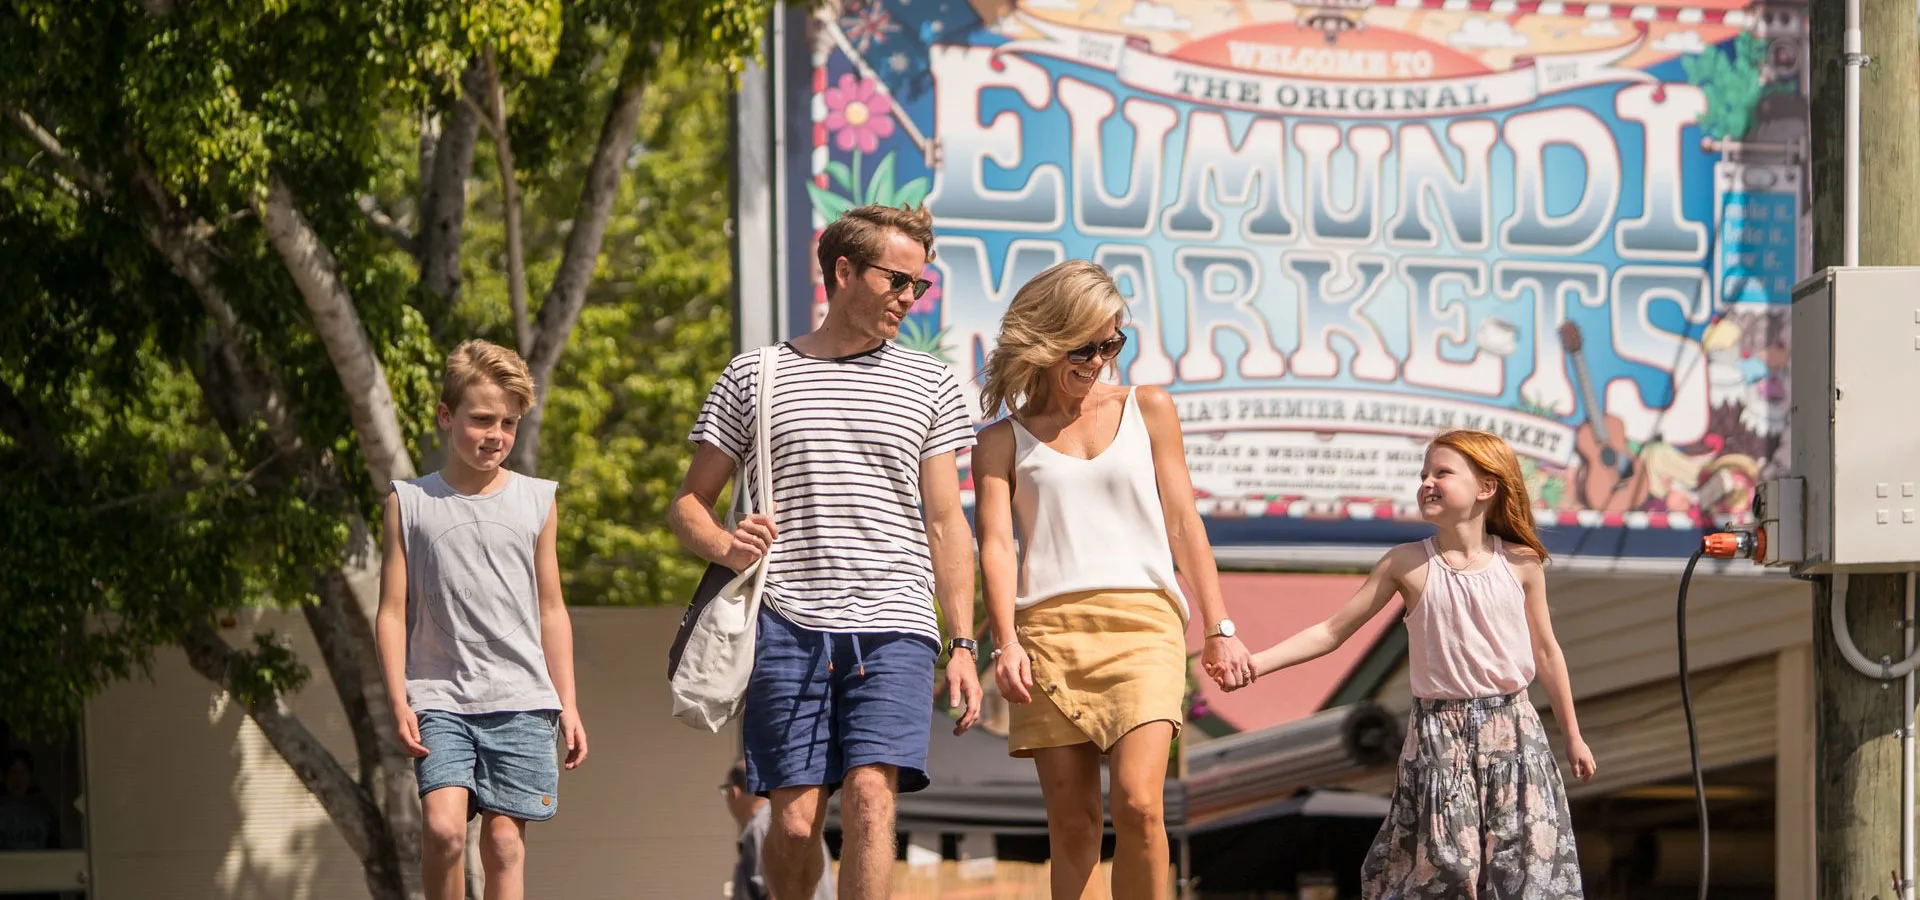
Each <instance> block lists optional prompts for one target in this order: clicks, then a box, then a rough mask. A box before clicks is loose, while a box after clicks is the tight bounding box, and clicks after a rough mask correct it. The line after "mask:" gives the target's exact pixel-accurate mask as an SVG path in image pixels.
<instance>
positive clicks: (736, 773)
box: [727, 760, 747, 794]
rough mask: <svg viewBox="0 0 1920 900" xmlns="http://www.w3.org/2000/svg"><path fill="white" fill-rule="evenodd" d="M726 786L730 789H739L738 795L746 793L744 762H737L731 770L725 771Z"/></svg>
mask: <svg viewBox="0 0 1920 900" xmlns="http://www.w3.org/2000/svg"><path fill="white" fill-rule="evenodd" d="M727 784H728V786H730V787H736V788H739V789H740V793H743V794H744V793H746V792H747V762H746V760H739V761H737V762H735V763H734V764H733V768H731V769H728V770H727Z"/></svg>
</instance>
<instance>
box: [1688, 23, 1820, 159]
mask: <svg viewBox="0 0 1920 900" xmlns="http://www.w3.org/2000/svg"><path fill="white" fill-rule="evenodd" d="M1766 54H1767V44H1766V41H1763V40H1761V39H1760V38H1758V37H1756V36H1754V35H1753V34H1752V33H1750V32H1744V31H1743V32H1741V33H1740V36H1739V37H1738V38H1735V39H1734V41H1733V46H1732V47H1731V48H1729V50H1728V51H1727V52H1722V51H1721V49H1720V48H1718V47H1714V48H1711V49H1709V50H1707V51H1706V52H1704V53H1697V54H1694V55H1692V56H1688V57H1685V58H1683V59H1681V60H1680V67H1681V68H1682V69H1683V70H1685V71H1686V73H1687V82H1688V83H1689V84H1692V85H1693V86H1695V87H1698V88H1700V89H1701V90H1702V91H1704V92H1706V95H1707V112H1706V114H1705V115H1703V116H1701V117H1700V132H1701V133H1702V134H1705V135H1707V136H1709V137H1712V138H1715V139H1718V140H1738V139H1739V138H1742V137H1745V136H1746V133H1747V130H1748V129H1749V128H1751V127H1753V115H1754V107H1755V106H1757V105H1758V104H1759V103H1760V98H1762V97H1764V96H1766V95H1767V94H1768V93H1773V92H1778V91H1781V90H1792V86H1791V85H1786V84H1772V85H1763V84H1761V82H1760V65H1761V63H1762V62H1764V61H1765V59H1766Z"/></svg>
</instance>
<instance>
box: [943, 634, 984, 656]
mask: <svg viewBox="0 0 1920 900" xmlns="http://www.w3.org/2000/svg"><path fill="white" fill-rule="evenodd" d="M955 650H965V651H967V652H968V653H971V654H973V658H974V659H979V658H980V642H979V641H976V640H974V639H973V638H963V637H957V638H954V639H953V640H950V641H948V642H947V655H948V656H952V655H953V651H955Z"/></svg>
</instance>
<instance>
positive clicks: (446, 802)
mask: <svg viewBox="0 0 1920 900" xmlns="http://www.w3.org/2000/svg"><path fill="white" fill-rule="evenodd" d="M469 796H470V795H469V793H468V792H467V789H466V788H463V787H443V788H439V789H436V790H433V791H430V792H428V793H427V794H426V796H423V797H421V798H420V813H421V815H420V818H421V820H422V821H421V823H420V830H421V833H420V880H421V882H422V883H423V884H424V885H425V887H426V891H427V900H464V898H465V897H466V895H467V870H466V866H465V865H463V863H465V861H466V854H467V803H468V802H469V800H468V798H469Z"/></svg>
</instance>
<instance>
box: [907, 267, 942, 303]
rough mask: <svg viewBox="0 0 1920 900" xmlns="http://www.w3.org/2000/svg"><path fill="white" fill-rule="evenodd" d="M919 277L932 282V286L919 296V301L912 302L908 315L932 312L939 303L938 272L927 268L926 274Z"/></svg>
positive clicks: (932, 268)
mask: <svg viewBox="0 0 1920 900" xmlns="http://www.w3.org/2000/svg"><path fill="white" fill-rule="evenodd" d="M920 277H921V278H925V279H926V280H928V281H931V282H933V286H932V287H930V288H927V292H926V293H924V294H921V295H920V299H918V300H915V301H913V308H912V309H909V310H907V312H909V313H923V312H933V310H934V307H936V306H938V305H939V303H940V270H939V269H936V268H934V267H932V266H928V267H927V270H926V274H924V275H922V276H920Z"/></svg>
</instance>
